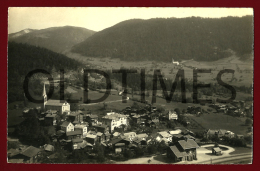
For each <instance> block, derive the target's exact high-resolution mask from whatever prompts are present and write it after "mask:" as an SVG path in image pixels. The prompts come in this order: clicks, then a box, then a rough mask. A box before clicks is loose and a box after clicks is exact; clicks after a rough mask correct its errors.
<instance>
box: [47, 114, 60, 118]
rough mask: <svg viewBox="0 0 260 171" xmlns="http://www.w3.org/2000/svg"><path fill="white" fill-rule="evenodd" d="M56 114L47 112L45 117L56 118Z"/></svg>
mask: <svg viewBox="0 0 260 171" xmlns="http://www.w3.org/2000/svg"><path fill="white" fill-rule="evenodd" d="M56 116H57V115H56V114H47V115H46V116H45V118H55V117H56Z"/></svg>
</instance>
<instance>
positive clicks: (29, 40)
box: [9, 26, 95, 53]
mask: <svg viewBox="0 0 260 171" xmlns="http://www.w3.org/2000/svg"><path fill="white" fill-rule="evenodd" d="M27 30H28V29H27ZM23 31H24V30H23ZM23 31H21V32H23ZM94 33H95V32H94V31H92V30H88V29H85V28H80V27H72V26H64V27H51V28H47V29H42V30H34V31H30V32H29V33H26V34H22V35H19V32H18V33H15V34H14V33H13V34H10V35H9V41H14V42H17V43H26V44H30V45H34V46H39V47H44V48H47V49H49V50H52V51H54V52H58V53H62V52H64V51H65V50H68V49H70V48H71V47H72V46H74V45H75V44H78V43H80V42H82V41H84V40H85V39H87V38H88V37H89V36H91V35H93V34H94ZM15 35H19V36H15Z"/></svg>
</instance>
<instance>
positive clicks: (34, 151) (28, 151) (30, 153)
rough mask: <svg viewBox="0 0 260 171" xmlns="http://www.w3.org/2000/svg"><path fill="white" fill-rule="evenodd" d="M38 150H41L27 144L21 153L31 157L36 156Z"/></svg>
mask: <svg viewBox="0 0 260 171" xmlns="http://www.w3.org/2000/svg"><path fill="white" fill-rule="evenodd" d="M40 151H41V149H39V148H36V147H33V146H29V147H28V148H26V149H25V150H24V151H23V152H22V153H21V154H22V155H24V156H27V157H30V158H31V157H34V156H36V155H37V154H38V153H39V152H40Z"/></svg>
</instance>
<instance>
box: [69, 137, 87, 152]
mask: <svg viewBox="0 0 260 171" xmlns="http://www.w3.org/2000/svg"><path fill="white" fill-rule="evenodd" d="M71 143H72V149H73V150H78V149H82V148H85V147H86V146H87V142H86V141H85V140H83V139H82V138H76V139H72V140H71Z"/></svg>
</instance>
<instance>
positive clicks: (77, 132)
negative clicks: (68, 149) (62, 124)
mask: <svg viewBox="0 0 260 171" xmlns="http://www.w3.org/2000/svg"><path fill="white" fill-rule="evenodd" d="M80 134H82V133H81V131H80V130H76V131H70V132H66V135H67V136H72V135H80Z"/></svg>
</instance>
